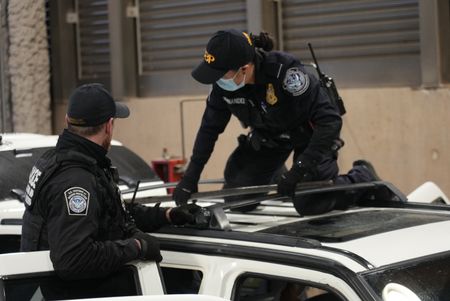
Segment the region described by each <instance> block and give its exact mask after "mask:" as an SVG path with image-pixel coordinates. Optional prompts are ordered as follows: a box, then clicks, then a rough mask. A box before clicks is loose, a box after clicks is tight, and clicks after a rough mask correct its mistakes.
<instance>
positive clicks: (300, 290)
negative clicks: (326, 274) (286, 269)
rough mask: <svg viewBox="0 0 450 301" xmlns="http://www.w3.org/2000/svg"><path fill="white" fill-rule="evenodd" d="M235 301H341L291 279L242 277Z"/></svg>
mask: <svg viewBox="0 0 450 301" xmlns="http://www.w3.org/2000/svg"><path fill="white" fill-rule="evenodd" d="M233 300H236V301H254V300H264V301H294V300H295V301H342V300H343V299H342V298H340V297H338V296H337V295H336V294H334V293H332V292H329V291H327V290H325V289H322V288H318V287H315V286H311V284H307V283H302V282H296V281H292V280H291V279H282V278H270V277H267V276H259V275H244V276H241V277H239V278H238V280H237V284H236V290H235V293H234V298H233Z"/></svg>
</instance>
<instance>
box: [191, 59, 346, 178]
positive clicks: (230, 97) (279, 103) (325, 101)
mask: <svg viewBox="0 0 450 301" xmlns="http://www.w3.org/2000/svg"><path fill="white" fill-rule="evenodd" d="M255 76H256V80H255V81H256V82H255V84H253V85H246V86H244V87H242V88H240V89H239V90H237V91H234V92H228V91H225V90H223V89H221V88H220V87H219V86H218V85H217V84H213V87H212V91H211V92H210V94H209V96H208V99H207V104H206V109H205V112H204V114H203V117H202V121H201V126H200V129H199V131H198V133H197V137H196V140H195V143H194V149H193V154H192V157H191V162H190V164H189V167H188V170H187V171H186V175H185V176H188V177H192V178H193V179H195V180H198V178H199V177H200V173H201V171H202V170H203V167H204V165H205V164H206V162H207V161H208V159H209V157H210V155H211V153H212V151H213V149H214V144H215V142H216V140H217V138H218V135H219V134H221V133H222V132H223V131H224V130H225V127H226V125H227V124H228V122H229V120H230V117H231V115H232V114H233V115H235V116H236V117H237V118H238V119H239V120H240V122H241V124H242V125H243V126H244V127H250V128H251V129H252V130H257V131H258V133H259V134H262V135H263V136H265V137H267V138H271V139H275V140H276V139H278V138H280V137H290V138H289V139H290V141H291V143H292V145H293V149H295V151H296V153H297V154H299V155H298V156H297V158H296V160H302V161H305V160H309V161H310V163H313V164H317V163H320V162H321V161H322V160H323V159H324V158H326V157H327V156H331V154H332V146H333V144H334V141H335V140H336V139H338V138H339V134H340V130H341V127H342V119H341V117H340V115H339V113H338V111H337V109H336V107H335V106H334V105H333V104H332V103H331V102H330V99H329V97H328V95H327V94H326V92H325V90H324V89H323V88H322V87H321V86H320V82H319V81H318V80H317V79H316V77H314V76H312V75H310V74H309V73H308V72H307V71H306V70H305V68H304V66H303V65H302V64H301V63H300V61H299V60H297V59H296V58H295V57H293V56H291V55H290V54H288V53H285V52H278V51H271V52H264V51H261V50H257V55H256V61H255Z"/></svg>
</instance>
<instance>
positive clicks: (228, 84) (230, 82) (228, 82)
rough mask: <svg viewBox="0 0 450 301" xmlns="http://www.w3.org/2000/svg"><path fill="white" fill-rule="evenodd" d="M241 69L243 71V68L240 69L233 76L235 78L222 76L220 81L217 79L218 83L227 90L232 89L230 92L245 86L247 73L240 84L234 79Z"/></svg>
mask: <svg viewBox="0 0 450 301" xmlns="http://www.w3.org/2000/svg"><path fill="white" fill-rule="evenodd" d="M240 71H241V69H239V71H238V72H236V74H235V75H234V76H233V78H229V79H224V78H221V79H219V80H218V81H216V84H217V85H218V86H219V87H221V88H222V89H224V90H226V91H230V92H233V91H236V90H238V89H240V88H242V87H243V86H245V75H246V74H244V79H243V80H242V81H241V83H240V84H236V83H235V82H234V79H235V77H236V75H238V74H239V72H240Z"/></svg>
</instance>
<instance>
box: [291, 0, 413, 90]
mask: <svg viewBox="0 0 450 301" xmlns="http://www.w3.org/2000/svg"><path fill="white" fill-rule="evenodd" d="M283 41H284V45H285V50H286V51H289V52H292V53H294V54H296V55H297V56H298V57H299V58H301V59H302V60H303V61H305V62H310V61H311V55H310V53H309V50H308V46H307V43H308V42H309V43H311V44H312V45H313V47H314V50H315V54H316V57H317V58H318V59H319V63H320V65H321V69H323V70H322V71H324V72H325V73H328V74H329V75H331V76H333V77H335V79H336V82H337V83H338V85H339V86H346V87H360V86H380V85H419V84H420V38H419V5H418V0H357V1H351V0H322V1H320V0H283Z"/></svg>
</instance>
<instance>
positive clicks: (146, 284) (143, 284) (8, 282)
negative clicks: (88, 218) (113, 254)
mask: <svg viewBox="0 0 450 301" xmlns="http://www.w3.org/2000/svg"><path fill="white" fill-rule="evenodd" d="M86 276H87V278H86V279H80V280H64V279H61V278H60V277H58V276H57V275H56V273H55V272H54V270H53V265H52V263H51V261H50V257H49V252H48V251H38V252H26V253H11V254H2V255H0V301H10V300H11V301H16V300H24V301H28V300H30V301H31V300H33V301H35V300H39V301H40V300H63V299H81V298H99V297H115V296H137V295H161V294H164V288H163V284H162V282H161V278H160V274H159V267H158V265H157V264H156V263H154V262H133V263H130V264H127V265H125V266H123V267H122V268H121V269H120V270H119V271H117V272H114V273H112V274H111V275H109V276H108V277H104V278H95V279H91V278H88V276H89V275H86Z"/></svg>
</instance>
